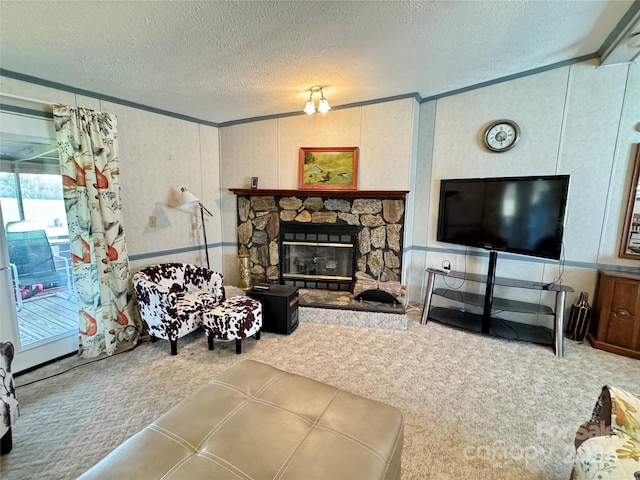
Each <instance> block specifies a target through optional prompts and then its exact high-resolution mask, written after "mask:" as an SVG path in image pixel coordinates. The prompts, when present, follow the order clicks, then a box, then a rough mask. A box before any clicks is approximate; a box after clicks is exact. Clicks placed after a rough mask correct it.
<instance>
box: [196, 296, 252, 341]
mask: <svg viewBox="0 0 640 480" xmlns="http://www.w3.org/2000/svg"><path fill="white" fill-rule="evenodd" d="M202 327H203V328H204V331H205V333H206V334H207V340H208V342H209V350H213V339H214V338H216V339H219V340H235V341H236V354H240V353H242V340H243V339H245V338H248V337H250V336H252V335H254V336H255V338H256V340H260V330H261V329H262V304H261V303H260V302H259V301H258V300H255V299H253V298H251V297H247V296H239V297H232V298H229V299H227V300H224V301H223V302H221V303H219V304H218V305H216V306H215V307H213V308H210V309H208V310H205V311H203V312H202Z"/></svg>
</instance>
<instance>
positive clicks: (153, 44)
mask: <svg viewBox="0 0 640 480" xmlns="http://www.w3.org/2000/svg"><path fill="white" fill-rule="evenodd" d="M632 3H633V1H632V0H603V1H598V0H588V1H585V0H580V1H561V0H550V1H544V0H508V1H507V0H486V1H480V0H478V1H454V0H447V1H272V0H264V1H255V2H254V1H229V2H220V1H50V0H48V1H10V0H1V1H0V17H1V23H0V66H1V67H2V68H3V69H5V70H9V71H11V72H17V73H20V74H24V75H30V76H35V77H38V78H41V79H44V80H47V81H50V82H58V83H61V84H64V85H68V86H71V87H75V88H78V89H85V90H89V91H91V92H96V93H98V94H101V95H107V96H112V97H116V98H119V99H122V100H126V101H129V102H134V103H137V104H142V105H146V106H149V107H154V108H157V109H161V110H167V111H170V112H174V113H179V114H182V115H187V116H190V117H194V118H197V119H201V120H205V121H210V122H215V123H223V122H229V121H233V120H238V119H246V118H253V117H260V116H266V115H275V114H284V113H289V112H297V111H300V110H301V109H302V107H303V106H304V103H305V101H306V100H307V99H308V91H307V90H308V89H309V88H310V87H311V86H313V85H323V86H325V89H324V92H325V96H326V97H327V98H328V99H329V101H330V102H331V104H332V105H334V106H338V105H346V104H351V103H357V102H366V101H371V100H376V99H381V98H387V97H392V96H396V95H406V94H412V93H418V94H419V95H420V96H421V97H423V98H425V97H431V96H434V95H439V94H442V93H446V92H450V91H452V90H456V89H460V88H464V87H468V86H471V85H476V84H478V83H482V82H487V81H491V80H494V79H497V78H501V77H505V76H508V75H513V74H518V73H520V72H525V71H528V70H532V69H536V68H540V67H545V66H548V65H552V64H555V63H558V62H563V61H568V60H571V59H575V58H579V57H582V56H585V55H590V54H594V53H595V52H597V51H598V50H599V49H600V48H601V47H602V45H603V43H604V42H605V40H606V39H607V37H608V35H609V34H610V33H611V32H612V31H613V30H614V29H615V28H616V25H617V24H618V22H619V21H620V19H621V18H622V17H623V15H624V14H625V13H626V12H627V11H628V10H629V8H630V7H631V6H632ZM51 100H52V101H55V99H51Z"/></svg>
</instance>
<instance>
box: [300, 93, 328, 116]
mask: <svg viewBox="0 0 640 480" xmlns="http://www.w3.org/2000/svg"><path fill="white" fill-rule="evenodd" d="M314 93H319V94H320V102H319V103H318V109H317V110H316V106H315V104H314V103H313V94H314ZM329 110H331V107H330V106H329V101H328V100H327V99H326V98H324V92H323V91H322V87H320V86H315V87H311V88H310V89H309V101H308V102H307V104H306V105H305V106H304V113H306V114H307V115H313V114H314V113H316V111H318V112H320V113H327V112H328V111H329Z"/></svg>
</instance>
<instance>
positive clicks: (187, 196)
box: [179, 187, 200, 210]
mask: <svg viewBox="0 0 640 480" xmlns="http://www.w3.org/2000/svg"><path fill="white" fill-rule="evenodd" d="M199 204H200V199H199V198H198V197H196V196H195V195H194V194H193V193H191V192H190V191H189V190H187V189H186V188H184V187H182V193H181V194H180V207H179V208H180V210H189V209H190V208H193V207H195V206H196V205H199Z"/></svg>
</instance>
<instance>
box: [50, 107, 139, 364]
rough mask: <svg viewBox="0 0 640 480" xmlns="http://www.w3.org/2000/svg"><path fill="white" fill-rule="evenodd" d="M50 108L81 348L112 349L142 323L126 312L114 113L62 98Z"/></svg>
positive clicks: (129, 299)
mask: <svg viewBox="0 0 640 480" xmlns="http://www.w3.org/2000/svg"><path fill="white" fill-rule="evenodd" d="M53 115H54V123H55V128H56V136H57V140H58V150H59V156H60V166H61V172H62V182H63V192H64V203H65V209H66V212H67V223H68V225H69V239H70V243H71V260H72V263H73V272H74V277H75V286H76V290H77V292H78V309H79V314H80V355H81V356H83V357H86V358H91V357H96V356H98V355H100V354H101V353H104V352H106V353H107V354H109V355H111V354H112V353H114V352H115V351H116V349H117V348H118V346H119V345H120V344H121V343H123V342H124V341H129V342H134V341H135V340H136V339H137V336H138V333H139V331H140V327H141V325H140V321H139V319H138V318H136V317H135V315H132V313H133V312H134V305H133V299H134V297H133V292H132V289H131V286H130V280H131V274H130V270H129V256H128V253H127V246H126V243H125V233H124V226H123V224H122V206H121V203H120V181H119V175H120V168H119V166H118V165H119V156H118V130H117V119H116V117H115V116H114V115H111V114H108V113H99V112H94V111H93V110H89V109H84V108H72V107H66V106H62V105H61V106H55V107H54V109H53Z"/></svg>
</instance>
